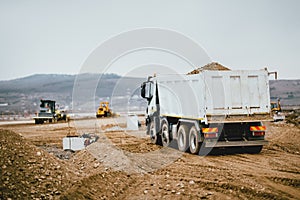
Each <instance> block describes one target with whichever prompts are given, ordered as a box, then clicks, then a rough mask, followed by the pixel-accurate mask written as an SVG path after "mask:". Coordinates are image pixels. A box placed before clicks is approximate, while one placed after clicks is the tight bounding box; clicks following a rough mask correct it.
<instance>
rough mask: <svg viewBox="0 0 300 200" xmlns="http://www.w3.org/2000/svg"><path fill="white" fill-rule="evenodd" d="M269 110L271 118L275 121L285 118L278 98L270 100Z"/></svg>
mask: <svg viewBox="0 0 300 200" xmlns="http://www.w3.org/2000/svg"><path fill="white" fill-rule="evenodd" d="M271 111H272V113H273V120H274V121H275V122H276V121H283V120H284V119H285V116H284V115H283V114H282V113H281V111H282V110H281V105H280V99H277V101H272V102H271Z"/></svg>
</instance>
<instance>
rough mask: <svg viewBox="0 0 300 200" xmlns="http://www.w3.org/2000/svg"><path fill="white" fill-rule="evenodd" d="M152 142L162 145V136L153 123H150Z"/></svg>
mask: <svg viewBox="0 0 300 200" xmlns="http://www.w3.org/2000/svg"><path fill="white" fill-rule="evenodd" d="M150 140H151V142H152V143H153V144H157V145H162V141H161V136H160V134H158V133H157V132H156V128H155V125H154V122H153V121H152V122H151V123H150Z"/></svg>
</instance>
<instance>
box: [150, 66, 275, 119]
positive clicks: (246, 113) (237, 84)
mask: <svg viewBox="0 0 300 200" xmlns="http://www.w3.org/2000/svg"><path fill="white" fill-rule="evenodd" d="M155 80H156V81H157V85H158V88H157V89H158V94H159V96H160V99H161V101H160V113H161V115H164V116H176V117H181V118H187V119H199V120H209V121H213V120H217V119H220V117H221V119H222V120H224V121H244V120H245V121H251V120H255V121H261V120H264V119H270V94H269V80H268V72H267V71H266V70H228V71H202V72H200V73H199V74H191V75H167V76H158V77H155V78H153V81H155Z"/></svg>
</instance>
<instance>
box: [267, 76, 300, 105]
mask: <svg viewBox="0 0 300 200" xmlns="http://www.w3.org/2000/svg"><path fill="white" fill-rule="evenodd" d="M270 95H271V99H272V100H276V99H278V98H280V101H281V104H282V105H283V106H288V105H300V79H297V80H270Z"/></svg>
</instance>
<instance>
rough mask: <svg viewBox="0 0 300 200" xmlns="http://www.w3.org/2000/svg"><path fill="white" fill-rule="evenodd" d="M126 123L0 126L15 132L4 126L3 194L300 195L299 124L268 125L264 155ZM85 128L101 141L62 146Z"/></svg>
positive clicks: (101, 196) (65, 196)
mask: <svg viewBox="0 0 300 200" xmlns="http://www.w3.org/2000/svg"><path fill="white" fill-rule="evenodd" d="M124 123H125V121H124V119H98V120H80V121H76V123H74V122H71V123H70V124H69V125H68V124H67V123H58V124H43V125H34V124H25V125H3V126H0V128H3V129H6V130H10V131H6V130H1V132H0V144H1V146H0V147H1V148H0V156H1V161H0V167H1V168H0V170H1V182H0V187H1V190H0V199H8V198H12V199H16V198H20V194H21V195H22V196H21V197H24V198H28V199H32V198H39V199H300V166H299V163H300V142H299V141H300V139H299V136H300V129H299V128H298V127H296V126H294V125H291V124H285V123H282V122H281V123H276V124H274V123H270V124H266V125H267V128H268V132H267V134H266V138H267V140H269V144H268V145H267V146H265V147H264V149H263V150H262V152H261V153H260V154H245V153H236V150H235V149H231V150H226V151H224V150H217V151H214V152H212V154H210V155H208V156H195V155H190V154H186V153H181V152H179V151H177V150H175V149H172V148H162V147H159V146H156V145H153V144H151V143H150V141H149V140H148V138H147V137H146V136H145V135H144V130H143V129H144V128H142V130H140V131H124V126H125V125H124ZM116 124H117V125H119V127H116V126H115V125H116ZM11 131H13V132H11ZM16 133H17V134H16ZM83 133H96V134H97V135H99V140H98V141H97V142H96V143H93V144H91V145H89V146H88V147H87V148H86V149H85V150H82V151H80V152H76V153H74V154H71V153H70V152H63V151H62V150H61V149H62V138H63V137H65V136H66V135H67V134H83ZM20 135H21V136H22V137H20ZM58 157H59V158H58Z"/></svg>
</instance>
